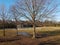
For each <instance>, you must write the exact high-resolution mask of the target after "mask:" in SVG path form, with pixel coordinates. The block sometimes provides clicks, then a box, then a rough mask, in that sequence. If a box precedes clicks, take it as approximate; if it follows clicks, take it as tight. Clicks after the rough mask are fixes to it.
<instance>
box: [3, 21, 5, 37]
mask: <svg viewBox="0 0 60 45" xmlns="http://www.w3.org/2000/svg"><path fill="white" fill-rule="evenodd" d="M3 36H5V21H4V20H3Z"/></svg>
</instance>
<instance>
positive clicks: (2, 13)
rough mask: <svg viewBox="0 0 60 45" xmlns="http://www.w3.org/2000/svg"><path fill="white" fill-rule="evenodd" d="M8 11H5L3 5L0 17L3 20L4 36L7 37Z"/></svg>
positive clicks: (0, 8) (0, 9)
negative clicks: (6, 22)
mask: <svg viewBox="0 0 60 45" xmlns="http://www.w3.org/2000/svg"><path fill="white" fill-rule="evenodd" d="M6 12H7V11H6V9H5V6H4V5H2V6H1V7H0V17H1V20H2V22H3V23H2V25H3V35H4V36H5V21H6V20H7V13H6Z"/></svg>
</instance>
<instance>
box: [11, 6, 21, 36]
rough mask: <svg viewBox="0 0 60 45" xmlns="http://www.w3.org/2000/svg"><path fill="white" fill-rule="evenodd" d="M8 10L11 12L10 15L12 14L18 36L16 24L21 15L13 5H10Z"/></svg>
mask: <svg viewBox="0 0 60 45" xmlns="http://www.w3.org/2000/svg"><path fill="white" fill-rule="evenodd" d="M10 12H11V16H12V18H13V20H14V21H15V25H16V31H17V36H18V28H17V25H18V23H19V21H20V17H21V16H20V15H19V14H18V12H17V9H16V7H15V6H14V5H13V6H11V8H10Z"/></svg>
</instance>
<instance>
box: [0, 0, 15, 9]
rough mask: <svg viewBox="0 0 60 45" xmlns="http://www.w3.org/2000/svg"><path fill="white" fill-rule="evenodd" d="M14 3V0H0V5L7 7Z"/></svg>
mask: <svg viewBox="0 0 60 45" xmlns="http://www.w3.org/2000/svg"><path fill="white" fill-rule="evenodd" d="M14 3H15V0H0V5H5V6H6V8H9V7H10V6H11V5H12V4H14Z"/></svg>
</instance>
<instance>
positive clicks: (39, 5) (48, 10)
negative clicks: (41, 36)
mask: <svg viewBox="0 0 60 45" xmlns="http://www.w3.org/2000/svg"><path fill="white" fill-rule="evenodd" d="M15 6H16V8H17V12H18V13H19V14H20V15H23V16H24V18H26V19H28V20H29V21H31V23H32V24H33V38H35V36H36V35H35V34H36V25H35V23H36V20H43V19H46V18H51V17H53V16H54V15H55V14H54V13H56V11H57V10H56V9H57V7H58V3H54V0H18V1H17V3H16V5H15Z"/></svg>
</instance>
